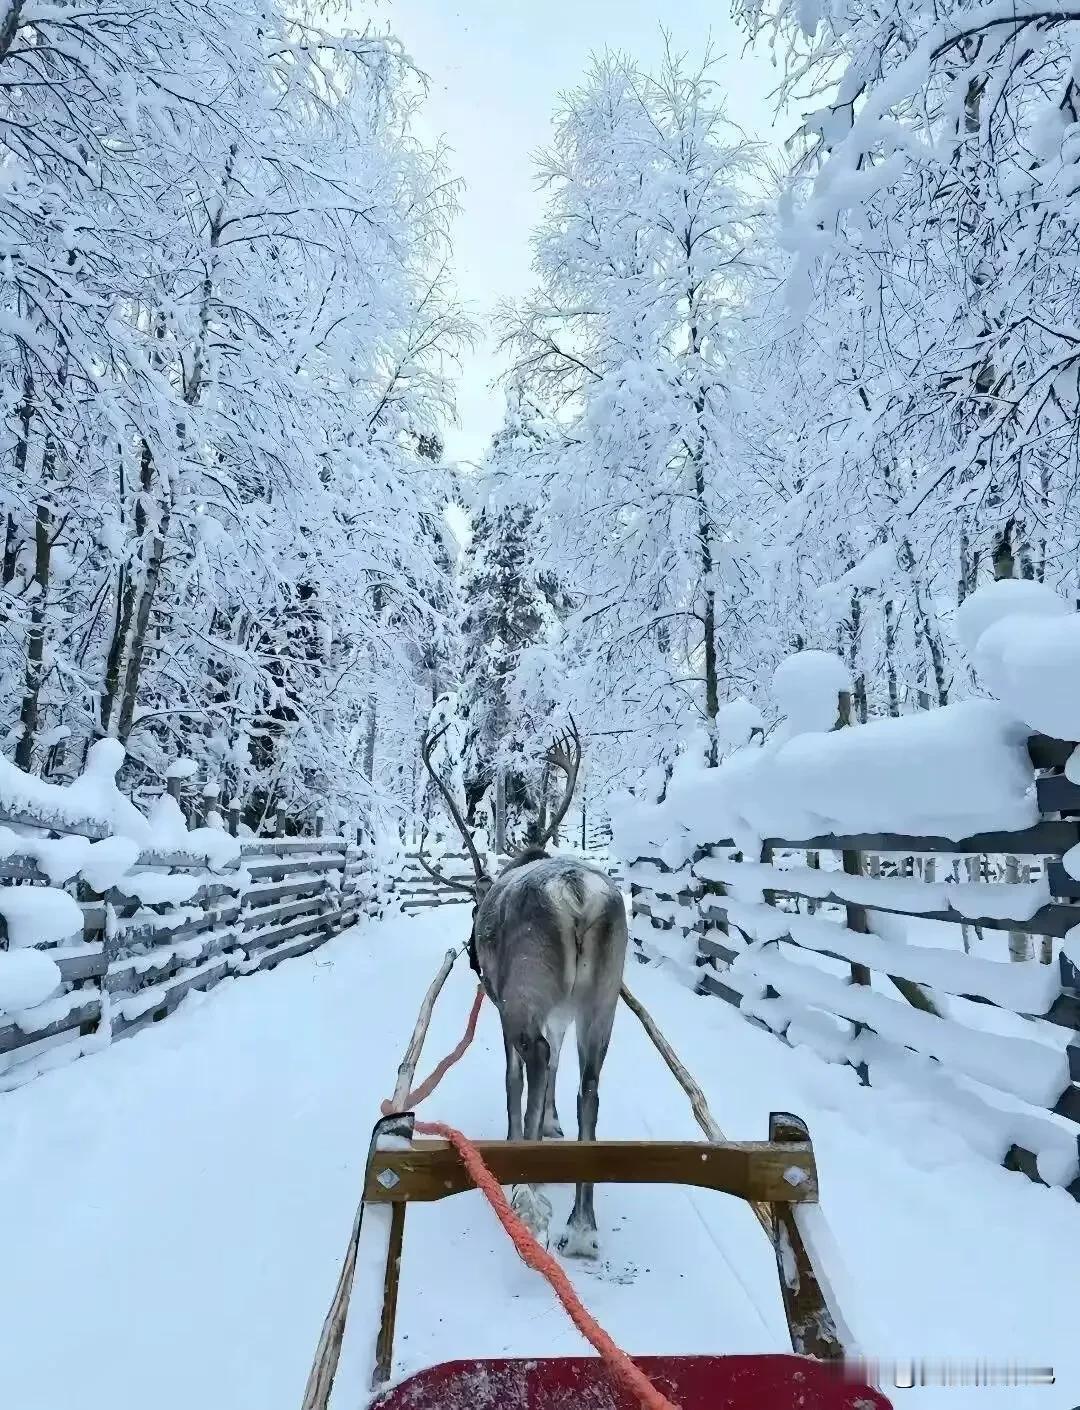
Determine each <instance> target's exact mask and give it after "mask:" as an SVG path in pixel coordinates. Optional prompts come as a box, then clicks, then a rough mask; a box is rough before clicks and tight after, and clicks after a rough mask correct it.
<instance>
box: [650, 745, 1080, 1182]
mask: <svg viewBox="0 0 1080 1410" xmlns="http://www.w3.org/2000/svg"><path fill="white" fill-rule="evenodd" d="M1074 748H1075V746H1074V745H1072V744H1071V743H1068V742H1065V741H1059V740H1052V739H1048V738H1047V737H1045V736H1041V735H1040V736H1035V737H1034V738H1033V739H1032V740H1031V741H1030V742H1029V755H1030V758H1031V762H1032V764H1033V766H1034V767H1035V768H1036V769H1038V770H1054V771H1058V770H1061V769H1062V768H1063V767H1064V765H1065V764H1066V762H1067V760H1068V759H1069V758H1070V756H1071V755H1072V754H1073V751H1074ZM721 768H723V765H721ZM1035 782H1036V795H1037V798H1038V802H1039V808H1040V811H1041V813H1042V817H1041V818H1040V820H1039V821H1038V822H1037V823H1036V824H1035V825H1033V826H1031V827H1028V828H1025V829H1023V830H1021V831H1017V832H986V833H980V834H977V835H976V836H973V837H969V838H965V839H962V840H960V841H955V840H950V839H947V838H940V837H918V836H908V835H901V834H896V833H889V832H883V833H860V834H851V835H843V836H841V835H832V834H830V835H826V836H816V837H802V838H779V837H770V838H767V839H766V840H765V842H764V844H763V846H762V848H761V852H760V855H759V856H756V857H749V858H748V857H744V855H743V854H742V853H741V852H740V851H739V850H738V849H737V847H736V844H735V843H734V842H733V841H731V840H730V839H726V840H725V839H724V838H716V839H711V840H708V841H704V840H703V842H702V845H700V846H698V847H696V848H695V849H694V850H693V851H692V853H691V855H690V856H689V857H688V859H687V860H686V861H685V862H684V863H683V864H682V865H681V866H669V865H668V864H667V863H666V862H665V861H664V860H663V859H662V858H661V857H659V856H637V857H635V858H634V859H633V860H632V861H630V862H628V865H627V879H628V881H629V883H630V891H631V912H632V918H631V935H632V940H633V943H634V946H635V950H636V952H637V955H638V958H639V959H641V960H643V961H667V962H669V963H674V964H675V965H677V966H681V967H683V968H684V970H685V971H686V972H687V974H688V975H689V974H692V975H693V977H694V981H695V983H696V987H697V989H698V991H699V992H700V993H703V994H710V995H714V996H716V997H718V998H720V999H723V1000H724V1001H725V1002H726V1003H729V1004H731V1005H732V1006H733V1007H735V1008H737V1009H739V1010H740V1012H741V1013H742V1014H743V1016H744V1017H746V1018H747V1019H748V1020H749V1021H750V1022H752V1023H754V1024H756V1025H757V1026H758V1027H760V1028H762V1029H764V1030H765V1031H767V1032H770V1033H771V1034H773V1035H774V1036H776V1037H777V1038H779V1039H780V1040H781V1041H783V1042H785V1043H788V1044H789V1045H791V1046H796V1045H805V1046H809V1047H811V1048H812V1049H814V1050H815V1051H816V1052H817V1053H818V1054H819V1056H821V1057H824V1058H825V1059H826V1060H828V1061H830V1062H842V1063H846V1064H848V1065H850V1066H851V1067H853V1068H854V1069H855V1070H856V1071H857V1072H858V1074H859V1077H860V1079H861V1081H862V1082H863V1083H866V1084H869V1083H870V1082H872V1080H873V1073H874V1070H875V1067H876V1066H877V1065H878V1064H886V1065H888V1066H889V1067H890V1069H891V1070H892V1071H894V1072H900V1073H901V1074H906V1075H908V1076H910V1077H912V1078H916V1079H918V1080H919V1081H920V1082H921V1083H922V1084H923V1086H924V1088H927V1089H932V1090H933V1091H934V1093H935V1098H940V1099H941V1100H943V1101H946V1102H948V1103H949V1104H950V1106H951V1107H952V1109H953V1110H955V1111H956V1112H957V1113H958V1115H959V1116H961V1117H962V1119H963V1121H964V1122H965V1123H966V1127H967V1129H968V1130H969V1131H972V1130H974V1129H975V1127H979V1128H981V1130H980V1142H981V1144H982V1145H983V1146H984V1147H985V1148H986V1149H993V1150H994V1151H995V1152H996V1154H997V1155H998V1157H999V1158H1000V1159H1001V1160H1002V1162H1003V1163H1004V1164H1005V1165H1006V1166H1007V1167H1008V1168H1010V1169H1014V1170H1019V1171H1021V1172H1023V1173H1024V1174H1025V1175H1027V1176H1028V1177H1029V1178H1030V1179H1032V1180H1036V1181H1038V1182H1040V1183H1052V1184H1056V1185H1063V1186H1065V1187H1066V1188H1067V1189H1068V1191H1069V1192H1070V1193H1071V1194H1072V1195H1073V1196H1074V1198H1078V1199H1080V1124H1078V1123H1080V968H1078V961H1080V904H1078V898H1080V880H1077V879H1076V878H1074V877H1073V876H1072V875H1071V874H1070V871H1069V869H1068V868H1067V867H1066V865H1065V864H1063V861H1062V858H1063V857H1064V856H1065V854H1066V853H1068V852H1069V851H1070V849H1072V848H1073V847H1075V846H1076V845H1077V844H1078V843H1080V820H1077V819H1076V818H1074V817H1070V816H1068V814H1080V787H1078V786H1077V785H1076V784H1074V783H1072V782H1071V780H1069V779H1068V778H1066V777H1065V776H1064V774H1062V773H1060V772H1042V773H1040V774H1039V776H1038V777H1037V778H1036V781H1035ZM946 858H947V859H949V860H950V862H951V872H950V874H949V875H939V872H940V870H941V869H942V864H943V862H944V860H945V859H946ZM1020 858H1022V859H1023V863H1022V865H1021V864H1020V863H1019V861H1018V859H1020ZM1025 873H1026V876H1027V879H1026V880H1019V881H1018V880H1016V879H1015V878H1016V877H1017V876H1023V875H1025ZM975 877H978V878H979V879H977V880H975V879H973V878H975ZM913 922H914V923H915V924H914V926H912V923H913ZM920 926H921V927H923V928H922V929H921V930H920ZM913 931H914V933H912V932H913ZM1002 931H1007V932H1010V940H1012V938H1013V937H1016V936H1019V937H1021V938H1022V939H1023V938H1026V937H1028V936H1037V937H1042V946H1041V959H1042V962H1040V959H1039V958H1030V959H1022V960H1016V959H1009V958H1006V956H1005V953H1004V948H1005V947H1004V945H1002V946H1001V957H1000V958H993V957H986V954H985V952H986V951H987V950H991V949H992V948H993V941H992V937H993V935H995V934H998V935H999V934H1000V933H1001V932H1002ZM1074 931H1075V935H1076V937H1077V938H1076V939H1075V940H1073V939H1072V936H1073V932H1074ZM987 932H989V935H990V938H988V936H987ZM972 941H974V944H973V943H972ZM1061 941H1064V944H1061V943H1060V942H1061ZM1055 942H1057V943H1055ZM975 950H982V951H983V952H984V953H983V954H978V953H975V952H974V951H975Z"/></svg>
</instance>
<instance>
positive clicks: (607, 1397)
mask: <svg viewBox="0 0 1080 1410" xmlns="http://www.w3.org/2000/svg"><path fill="white" fill-rule="evenodd" d="M634 1361H635V1363H636V1364H637V1365H638V1366H639V1367H640V1368H641V1370H642V1371H643V1372H644V1374H645V1375H646V1376H648V1378H649V1380H650V1381H651V1382H652V1383H653V1385H654V1386H655V1387H656V1389H657V1390H658V1391H660V1392H661V1394H662V1395H665V1396H666V1397H667V1398H668V1400H670V1401H671V1402H672V1404H674V1405H677V1406H678V1407H679V1410H892V1405H891V1402H890V1401H888V1400H887V1399H886V1398H885V1396H884V1395H882V1393H881V1392H880V1391H879V1390H874V1389H872V1388H871V1387H870V1386H868V1385H867V1384H866V1383H865V1381H863V1380H861V1379H860V1378H859V1377H858V1375H857V1374H854V1373H852V1372H850V1371H845V1370H843V1369H841V1368H839V1367H836V1366H833V1365H829V1364H828V1363H826V1362H822V1361H812V1360H810V1359H809V1358H808V1357H804V1356H635V1357H634ZM371 1410H640V1406H639V1403H638V1400H637V1397H636V1396H635V1395H633V1393H632V1392H630V1391H626V1390H623V1389H622V1388H621V1387H620V1386H617V1385H615V1384H614V1383H613V1382H612V1379H611V1375H610V1373H609V1371H608V1370H607V1368H606V1367H605V1366H604V1363H603V1362H602V1361H601V1360H600V1359H599V1358H598V1357H586V1356H581V1357H570V1356H556V1357H547V1358H542V1359H539V1360H534V1361H527V1360H505V1361H446V1362H444V1363H443V1364H442V1365H440V1366H432V1367H431V1368H430V1369H429V1370H427V1371H421V1372H419V1374H417V1375H415V1376H411V1377H410V1378H409V1379H408V1380H407V1381H402V1382H401V1383H400V1384H399V1385H397V1386H394V1387H393V1388H392V1389H390V1390H386V1391H384V1392H383V1393H382V1394H381V1395H379V1396H376V1398H375V1400H374V1402H373V1404H372V1407H371Z"/></svg>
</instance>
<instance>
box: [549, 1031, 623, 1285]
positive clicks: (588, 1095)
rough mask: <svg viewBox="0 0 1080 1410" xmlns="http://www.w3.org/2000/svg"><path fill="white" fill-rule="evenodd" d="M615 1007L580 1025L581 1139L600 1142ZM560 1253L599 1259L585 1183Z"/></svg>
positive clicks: (593, 1214)
mask: <svg viewBox="0 0 1080 1410" xmlns="http://www.w3.org/2000/svg"><path fill="white" fill-rule="evenodd" d="M614 1017H615V1015H614V1008H612V1011H611V1012H610V1013H608V1012H605V1013H603V1014H602V1015H596V1016H594V1017H592V1019H591V1021H590V1020H584V1021H582V1020H579V1023H578V1061H579V1063H580V1066H581V1085H580V1087H579V1088H578V1103H577V1108H578V1140H579V1141H595V1140H596V1121H597V1116H598V1113H599V1110H600V1069H601V1068H602V1067H603V1065H604V1058H605V1057H606V1056H607V1050H608V1043H609V1042H610V1040H611V1028H612V1024H613V1022H614ZM558 1247H559V1251H560V1252H561V1253H565V1254H567V1255H568V1256H569V1257H572V1258H596V1257H597V1256H598V1254H599V1252H600V1241H599V1238H598V1236H597V1232H596V1209H595V1204H594V1198H593V1186H592V1185H591V1184H581V1185H578V1187H577V1192H576V1194H575V1198H574V1207H573V1209H572V1210H571V1211H570V1218H569V1219H568V1220H567V1223H566V1229H565V1231H564V1233H563V1234H562V1236H561V1237H560V1239H559V1243H558Z"/></svg>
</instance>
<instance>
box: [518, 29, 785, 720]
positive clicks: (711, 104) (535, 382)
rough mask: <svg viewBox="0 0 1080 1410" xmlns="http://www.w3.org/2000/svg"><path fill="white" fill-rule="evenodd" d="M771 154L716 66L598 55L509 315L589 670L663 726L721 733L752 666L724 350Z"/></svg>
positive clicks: (562, 145)
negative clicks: (531, 271)
mask: <svg viewBox="0 0 1080 1410" xmlns="http://www.w3.org/2000/svg"><path fill="white" fill-rule="evenodd" d="M756 160H757V158H756V153H755V151H754V149H753V148H752V147H751V146H750V145H748V144H747V142H746V141H745V140H744V139H743V138H742V137H741V136H740V134H739V133H738V132H737V131H736V130H735V129H734V128H733V127H732V126H731V125H729V124H728V122H727V121H726V119H725V117H724V114H723V111H722V106H721V103H720V99H719V95H718V94H717V92H716V90H715V86H714V84H713V83H712V81H711V78H710V65H709V62H708V60H706V62H705V63H704V65H702V66H701V67H700V68H692V67H690V66H688V65H687V64H686V63H685V62H684V61H682V60H680V59H679V58H677V57H675V56H674V55H672V54H670V53H669V54H668V55H667V56H666V58H665V61H664V63H663V65H662V67H661V69H660V71H659V72H658V73H657V74H656V75H650V74H647V73H645V72H643V71H642V70H641V69H640V68H638V67H637V66H636V65H635V64H634V63H632V62H631V61H630V60H628V59H626V58H623V57H620V56H617V55H608V56H606V57H604V58H603V59H601V60H600V61H599V62H597V63H596V64H595V66H594V67H593V69H592V71H591V72H590V74H589V76H588V78H587V80H586V82H585V84H584V85H583V86H582V87H581V88H580V89H579V90H577V91H575V92H574V93H571V94H570V95H569V96H568V97H567V99H566V100H565V102H564V106H563V109H562V111H561V112H560V114H559V117H558V121H557V124H556V135H555V142H554V145H553V147H552V148H551V150H550V151H549V152H548V153H547V154H546V155H545V156H544V157H543V159H542V161H541V168H540V170H541V175H542V178H543V180H544V182H545V184H546V186H547V188H548V190H549V193H550V195H549V205H548V211H547V215H546V218H545V221H544V224H543V226H542V227H541V229H540V230H539V231H538V232H537V235H536V240H535V248H536V259H535V265H536V272H537V281H538V282H537V289H536V292H535V293H534V294H533V295H532V296H531V297H530V298H528V299H527V300H525V301H524V302H523V303H522V304H521V305H520V306H519V307H517V308H514V309H508V310H506V311H505V313H504V316H503V320H502V326H503V333H504V338H505V340H506V343H507V344H508V345H509V346H510V347H511V348H512V349H513V351H514V355H515V364H514V369H515V370H514V375H515V377H516V378H517V379H518V380H519V382H520V383H521V385H522V386H523V387H525V388H526V389H527V391H528V392H529V394H530V395H531V396H532V397H533V398H534V399H535V400H537V401H538V402H539V403H540V404H541V405H542V406H544V407H545V409H546V410H547V411H548V414H549V415H550V417H551V418H552V421H553V424H554V425H555V426H557V427H558V430H559V434H560V437H561V443H560V444H559V445H558V446H557V448H556V447H555V446H554V445H551V446H545V448H544V451H543V453H542V454H541V455H537V456H534V457H533V460H532V464H531V465H530V464H529V463H526V464H524V465H523V466H522V475H523V477H524V483H525V484H527V486H528V488H527V490H526V491H525V492H526V494H527V495H528V497H529V499H530V501H531V502H539V503H542V504H543V506H544V524H545V528H546V546H547V550H548V553H549V555H550V561H551V562H552V563H554V564H557V565H558V568H559V571H560V573H562V574H564V575H565V579H566V582H567V585H568V587H569V588H570V590H571V592H572V594H573V595H574V598H575V601H576V602H577V603H578V604H579V608H578V611H577V612H576V613H575V616H574V618H573V619H572V621H571V622H570V623H568V630H569V631H570V633H571V635H572V638H573V641H574V645H575V654H576V656H577V657H578V659H579V660H581V661H583V662H588V663H590V664H591V666H592V667H593V669H594V677H593V685H594V687H595V688H601V681H602V682H603V687H602V688H603V690H604V695H605V698H610V697H611V696H612V695H613V694H615V695H618V696H619V697H621V698H622V699H623V700H624V701H630V700H633V702H634V707H635V713H636V715H637V718H638V719H639V721H644V720H648V721H649V723H650V726H651V727H652V728H653V729H654V730H655V728H657V727H660V728H663V725H664V721H668V722H670V723H677V722H678V721H679V720H681V719H684V718H694V719H697V720H699V721H700V720H703V721H705V722H706V723H708V722H711V721H712V720H714V719H715V717H716V714H717V711H718V709H719V706H720V703H721V701H722V700H723V699H724V698H726V697H727V696H728V695H729V694H731V693H739V691H740V689H741V688H742V685H743V683H744V677H745V673H746V671H747V670H748V669H750V668H751V664H752V653H753V649H754V648H753V636H754V629H753V624H752V622H751V620H750V619H749V616H748V614H749V613H752V611H753V608H752V601H753V591H752V587H753V583H754V580H755V578H756V574H757V565H756V561H755V553H754V550H753V546H752V544H751V542H750V536H749V533H748V526H749V524H750V523H751V522H752V521H751V519H750V518H748V517H747V509H748V505H747V503H746V499H745V496H744V494H743V488H742V477H741V471H740V466H739V464H738V461H737V459H736V457H735V456H734V455H733V444H732V440H731V434H730V431H731V415H730V405H729V393H730V382H731V369H730V364H729V354H730V349H731V346H732V338H733V334H734V332H735V328H736V325H737V317H736V315H737V311H738V308H739V305H740V302H741V299H742V298H743V295H744V293H745V289H746V285H747V280H748V277H749V275H750V273H751V271H752V269H753V265H754V245H755V241H756V238H757V236H756V229H755V224H756V222H755V216H754V210H753V207H752V205H751V202H750V197H749V193H748V189H747V188H748V182H749V180H750V178H751V177H752V174H753V172H754V169H755V165H756ZM554 440H555V437H552V441H554Z"/></svg>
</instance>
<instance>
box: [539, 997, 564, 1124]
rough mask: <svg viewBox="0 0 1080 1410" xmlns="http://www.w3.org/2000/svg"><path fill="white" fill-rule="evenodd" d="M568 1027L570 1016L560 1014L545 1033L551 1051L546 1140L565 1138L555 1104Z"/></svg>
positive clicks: (546, 1104) (546, 1105) (545, 1110)
mask: <svg viewBox="0 0 1080 1410" xmlns="http://www.w3.org/2000/svg"><path fill="white" fill-rule="evenodd" d="M568 1027H569V1016H568V1015H566V1016H564V1015H561V1014H560V1015H558V1016H556V1017H553V1018H549V1019H548V1025H547V1031H546V1033H545V1035H544V1036H545V1037H546V1038H547V1041H548V1048H549V1049H550V1052H551V1057H550V1060H549V1063H548V1080H547V1099H546V1100H545V1102H544V1125H543V1136H544V1140H545V1141H547V1140H554V1141H561V1140H562V1138H563V1129H562V1125H561V1123H560V1121H559V1113H558V1111H557V1110H556V1106H555V1088H556V1084H557V1079H558V1075H559V1054H560V1053H561V1052H562V1045H563V1040H564V1039H565V1037H566V1030H567V1028H568Z"/></svg>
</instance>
